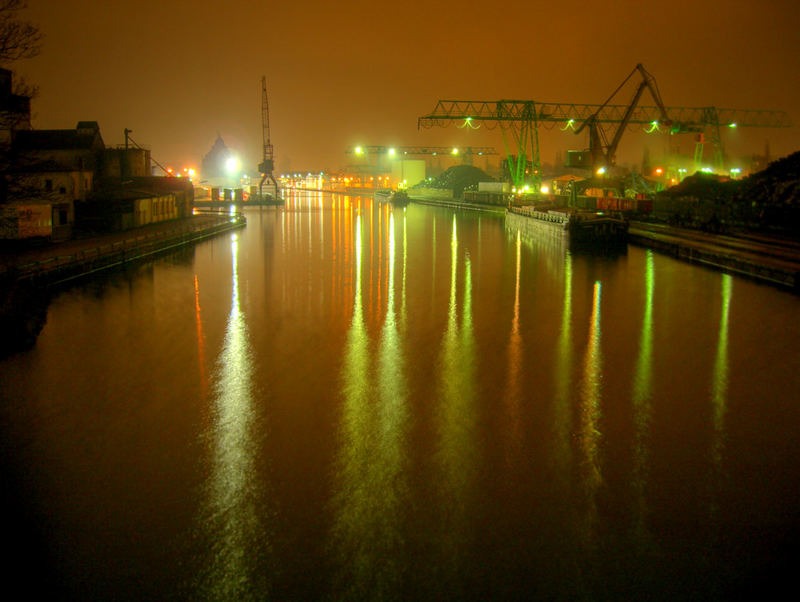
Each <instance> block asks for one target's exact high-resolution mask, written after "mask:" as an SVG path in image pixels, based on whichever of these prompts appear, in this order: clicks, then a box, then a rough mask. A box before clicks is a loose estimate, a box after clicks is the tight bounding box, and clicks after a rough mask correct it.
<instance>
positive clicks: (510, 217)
mask: <svg viewBox="0 0 800 602" xmlns="http://www.w3.org/2000/svg"><path fill="white" fill-rule="evenodd" d="M506 223H507V225H509V226H512V227H513V228H516V229H519V230H521V231H524V232H525V233H526V234H528V235H531V236H537V235H538V236H541V235H549V236H555V237H561V238H565V239H566V241H567V242H568V244H569V246H570V247H579V246H586V247H598V248H615V247H620V246H623V245H625V244H626V243H627V242H628V222H627V220H624V219H621V218H619V217H616V216H614V215H610V214H607V213H603V212H598V211H586V210H579V209H572V208H566V207H563V208H547V209H544V208H543V209H542V210H537V209H536V208H535V207H534V206H526V207H511V208H509V209H508V210H507V211H506Z"/></svg>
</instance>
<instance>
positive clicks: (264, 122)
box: [258, 75, 279, 200]
mask: <svg viewBox="0 0 800 602" xmlns="http://www.w3.org/2000/svg"><path fill="white" fill-rule="evenodd" d="M261 138H262V141H263V152H262V154H261V163H259V164H258V171H259V172H261V181H260V182H259V183H258V196H259V198H260V199H262V200H263V198H264V192H263V188H264V182H266V181H267V180H269V181H270V182H272V184H273V186H275V196H276V197H277V196H278V190H279V189H278V182H277V181H276V180H275V176H274V175H273V173H272V170H273V169H275V161H274V159H273V156H274V149H273V147H272V142H270V138H269V100H268V98H267V76H266V75H264V76H262V77H261Z"/></svg>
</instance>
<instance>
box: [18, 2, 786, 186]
mask: <svg viewBox="0 0 800 602" xmlns="http://www.w3.org/2000/svg"><path fill="white" fill-rule="evenodd" d="M26 16H27V17H28V18H29V19H31V20H32V21H33V22H35V23H36V24H37V25H38V26H39V28H40V30H41V31H42V32H43V33H44V35H45V36H46V37H45V43H44V46H43V48H42V52H41V55H40V56H39V57H37V58H35V59H31V60H27V61H21V62H19V63H17V64H15V65H13V68H15V69H16V70H17V71H19V72H20V73H22V74H23V75H24V76H25V77H26V78H27V79H28V80H30V81H31V82H32V83H35V84H38V86H39V88H40V95H39V97H38V98H37V99H35V101H34V104H33V112H34V127H37V128H69V127H75V124H76V122H77V121H79V120H96V121H98V122H99V123H100V127H101V132H102V134H103V138H104V139H105V141H106V143H107V144H118V143H121V142H123V140H124V137H123V129H124V128H126V127H127V128H130V129H132V130H133V134H132V136H133V138H134V139H135V140H136V141H137V142H139V143H140V144H143V145H145V146H148V147H150V148H151V149H152V153H153V156H154V158H156V159H157V160H158V161H159V162H162V163H170V164H174V165H181V164H184V165H189V164H195V165H197V164H199V162H200V158H201V157H202V155H203V154H205V153H206V152H207V151H208V150H209V149H210V147H211V145H212V144H213V142H214V139H215V138H216V136H217V133H219V134H221V135H222V137H223V138H224V140H225V142H226V143H227V144H228V146H229V147H231V148H233V149H235V150H236V151H237V152H239V153H240V154H241V156H242V158H243V160H244V163H245V165H248V164H250V165H253V166H255V164H256V163H257V161H258V160H259V158H260V153H261V76H262V75H266V77H267V85H268V90H269V101H270V120H271V126H272V142H273V144H274V146H275V158H276V163H277V166H276V167H277V170H278V171H279V172H280V171H284V170H288V169H293V170H296V171H300V170H302V171H306V170H315V171H317V170H320V169H326V170H329V169H337V168H339V167H341V166H343V165H345V164H347V162H348V156H347V155H346V154H345V150H346V149H347V148H348V147H349V146H351V145H355V144H380V145H391V144H408V145H418V144H438V145H460V146H466V145H476V146H477V145H496V146H497V147H498V150H500V149H501V147H502V144H501V142H500V140H499V139H497V137H496V133H495V135H492V133H490V132H487V131H485V130H478V131H475V132H472V131H470V132H466V131H463V130H459V129H457V128H455V127H452V126H451V127H449V128H445V129H434V130H422V131H418V130H417V118H418V117H419V116H421V115H424V114H426V113H428V112H430V111H431V110H432V109H433V107H434V106H435V104H436V101H437V100H438V99H440V98H447V99H477V100H497V99H501V98H516V99H530V100H537V101H539V102H571V103H600V102H603V101H604V100H605V99H606V98H607V97H608V96H609V95H610V94H611V92H612V91H613V90H614V89H615V88H616V87H617V85H618V84H619V83H620V82H621V81H622V80H623V79H624V78H625V77H626V76H627V75H628V73H630V71H631V70H632V69H633V68H634V66H635V65H636V63H639V62H641V63H643V64H644V66H645V67H646V68H647V69H648V71H649V72H650V73H652V74H653V75H654V76H655V78H656V80H657V81H658V85H659V87H660V90H661V95H662V97H663V99H664V102H665V104H667V105H668V106H708V105H714V106H718V107H733V108H755V109H780V110H785V111H787V112H789V114H790V116H791V118H792V120H793V122H794V123H795V124H800V79H799V78H798V72H799V71H800V11H798V10H797V3H796V0H770V1H767V2H763V1H751V0H727V1H726V2H718V1H706V0H694V1H689V0H674V1H673V2H658V3H655V2H644V1H642V0H638V1H629V0H623V1H618V2H589V1H581V0H573V1H571V2H568V3H558V2H538V1H536V0H527V1H524V2H519V1H516V0H508V1H506V2H475V1H473V0H460V1H458V2H454V1H451V0H437V1H436V2H432V1H430V0H428V1H425V2H422V1H419V0H407V1H404V2H397V3H384V2H379V1H378V2H375V1H371V2H368V1H358V2H353V1H346V0H343V1H341V2H336V3H334V2H322V1H315V0H310V1H306V2H283V3H276V2H268V1H248V0H225V1H222V0H213V1H208V0H192V1H188V0H137V1H136V2H122V1H113V2H108V1H107V0H106V1H101V0H29V9H28V11H26ZM622 100H623V101H624V99H622ZM648 101H649V99H648V98H645V102H646V103H648V104H649V102H648ZM799 132H800V130H799V129H798V127H797V126H795V127H793V128H791V129H788V130H747V131H746V130H745V129H740V130H739V131H736V132H732V133H726V136H728V137H729V139H728V140H726V144H727V148H728V149H729V150H730V152H732V153H741V154H747V153H754V152H761V151H762V150H763V148H764V142H765V141H766V140H769V142H770V147H771V151H772V154H773V155H774V156H782V155H786V154H788V153H790V152H794V151H796V150H800V136H798V133H799ZM638 139H639V137H637V136H631V137H630V139H628V138H627V137H626V138H625V139H623V142H622V144H621V147H620V152H619V153H618V156H619V159H620V162H621V163H624V162H626V161H630V162H633V163H636V162H639V161H640V160H641V156H642V149H641V146H640V143H639V142H637V141H638ZM586 144H587V142H586V141H585V140H584V139H583V138H580V139H579V138H578V137H575V136H574V135H568V134H558V135H555V134H553V133H552V132H548V133H545V134H544V135H543V138H542V159H543V160H544V161H551V162H552V160H553V158H554V156H555V153H556V151H559V150H564V149H566V148H582V147H584V146H586ZM663 146H664V143H658V142H656V143H655V145H654V148H653V149H652V151H653V152H655V153H656V154H658V153H659V152H660V149H661V147H663ZM253 169H254V167H253Z"/></svg>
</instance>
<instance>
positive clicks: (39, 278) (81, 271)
mask: <svg viewBox="0 0 800 602" xmlns="http://www.w3.org/2000/svg"><path fill="white" fill-rule="evenodd" d="M245 223H246V222H245V219H244V216H242V215H225V214H201V215H193V216H191V217H187V218H183V219H179V220H172V221H169V222H162V223H159V224H152V225H149V226H144V227H142V228H137V229H135V230H127V231H124V232H118V233H114V234H107V235H102V236H97V237H91V238H84V239H77V240H70V241H66V242H63V243H58V244H49V245H44V246H42V247H39V248H33V249H23V250H19V249H17V250H8V249H6V250H4V251H0V284H2V285H5V286H6V287H7V286H10V285H13V284H14V283H17V282H22V281H26V282H33V283H35V284H37V285H39V286H50V285H53V284H58V283H61V282H64V281H68V280H72V279H75V278H81V277H83V276H87V275H89V274H91V273H94V272H97V271H100V270H105V269H109V268H112V267H115V266H118V265H122V264H124V263H128V262H131V261H138V260H142V259H146V258H148V257H151V256H153V255H157V254H159V253H164V252H167V251H170V250H172V249H176V248H179V247H182V246H185V245H189V244H193V243H195V242H198V241H200V240H203V239H205V238H209V237H211V236H215V235H217V234H219V233H221V232H226V231H229V230H235V229H237V228H241V227H243V226H244V225H245Z"/></svg>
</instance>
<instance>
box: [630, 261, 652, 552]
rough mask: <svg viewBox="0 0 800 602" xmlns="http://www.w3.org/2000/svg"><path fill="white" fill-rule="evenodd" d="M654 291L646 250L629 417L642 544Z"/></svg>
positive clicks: (650, 406) (644, 526)
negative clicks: (637, 346)
mask: <svg viewBox="0 0 800 602" xmlns="http://www.w3.org/2000/svg"><path fill="white" fill-rule="evenodd" d="M654 291H655V259H654V256H653V251H652V250H651V249H648V250H647V256H646V264H645V302H644V316H643V318H642V331H641V334H640V335H639V354H638V356H637V358H636V369H635V372H634V380H633V399H632V402H633V416H634V424H635V429H636V432H635V439H634V449H633V461H634V465H633V486H634V489H635V491H636V507H635V514H636V516H635V519H634V521H635V531H636V535H637V541H638V542H639V543H644V538H646V536H647V532H646V529H647V527H646V525H647V514H648V510H647V499H646V497H645V493H646V487H647V480H648V474H649V469H648V468H649V437H650V422H651V418H652V395H653V294H654Z"/></svg>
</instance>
